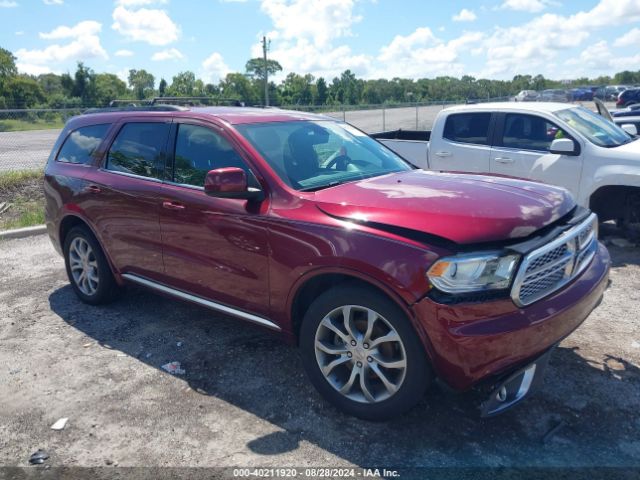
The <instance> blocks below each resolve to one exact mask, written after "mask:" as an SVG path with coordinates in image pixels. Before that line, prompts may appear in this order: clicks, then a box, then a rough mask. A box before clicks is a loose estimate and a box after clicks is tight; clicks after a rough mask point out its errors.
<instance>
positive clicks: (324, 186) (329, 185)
mask: <svg viewBox="0 0 640 480" xmlns="http://www.w3.org/2000/svg"><path fill="white" fill-rule="evenodd" d="M342 183H345V182H337V181H336V182H331V183H324V184H322V185H314V186H313V187H305V188H300V189H299V190H298V191H299V192H317V191H318V190H322V189H324V188H329V187H335V186H336V185H340V184H342Z"/></svg>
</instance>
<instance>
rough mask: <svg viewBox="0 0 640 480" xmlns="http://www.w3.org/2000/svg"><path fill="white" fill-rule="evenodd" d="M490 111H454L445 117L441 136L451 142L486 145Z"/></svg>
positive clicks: (487, 142)
mask: <svg viewBox="0 0 640 480" xmlns="http://www.w3.org/2000/svg"><path fill="white" fill-rule="evenodd" d="M490 120H491V113H489V112H486V113H485V112H477V113H454V114H452V115H449V116H448V117H447V120H446V123H445V124H444V134H443V137H444V138H446V139H448V140H451V141H453V142H460V143H473V144H477V145H488V144H489V141H488V134H489V121H490Z"/></svg>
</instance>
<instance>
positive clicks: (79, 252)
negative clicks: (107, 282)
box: [69, 237, 99, 296]
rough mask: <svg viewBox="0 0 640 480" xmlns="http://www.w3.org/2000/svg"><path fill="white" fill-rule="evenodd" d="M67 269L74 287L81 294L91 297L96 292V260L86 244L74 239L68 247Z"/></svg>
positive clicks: (81, 240) (89, 246)
mask: <svg viewBox="0 0 640 480" xmlns="http://www.w3.org/2000/svg"><path fill="white" fill-rule="evenodd" d="M69 267H70V269H71V275H72V276H73V281H74V282H75V284H76V286H77V287H78V288H79V289H80V291H81V292H82V293H84V294H85V295H87V296H92V295H94V294H95V293H96V291H97V290H98V283H99V279H98V260H97V259H96V256H95V254H94V252H93V249H92V248H91V245H89V242H87V241H86V240H85V239H84V238H82V237H76V238H74V239H73V240H72V241H71V245H69Z"/></svg>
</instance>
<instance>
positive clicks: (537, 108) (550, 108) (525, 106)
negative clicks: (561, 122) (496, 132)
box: [446, 102, 578, 113]
mask: <svg viewBox="0 0 640 480" xmlns="http://www.w3.org/2000/svg"><path fill="white" fill-rule="evenodd" d="M577 106H578V105H576V104H573V103H560V102H528V103H526V102H493V103H476V104H470V105H457V106H454V107H448V108H446V110H447V111H454V110H455V111H463V112H467V111H470V110H481V111H497V112H504V111H509V110H516V111H523V110H525V111H531V112H548V113H552V112H557V111H558V110H564V109H566V108H571V107H577Z"/></svg>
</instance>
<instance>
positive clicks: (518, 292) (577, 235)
mask: <svg viewBox="0 0 640 480" xmlns="http://www.w3.org/2000/svg"><path fill="white" fill-rule="evenodd" d="M597 228H598V218H597V216H596V215H595V214H594V213H592V214H591V215H589V217H588V218H587V219H586V220H584V221H583V222H582V223H580V224H579V225H577V226H575V227H573V228H572V229H570V230H568V231H567V232H565V233H563V234H562V235H561V236H560V237H558V238H557V239H555V240H554V241H552V242H551V243H549V244H547V245H545V246H543V247H541V248H539V249H537V250H534V251H533V252H531V253H529V254H528V255H526V256H525V257H524V259H523V261H522V264H521V265H520V269H519V270H518V274H517V275H516V278H515V280H514V284H513V289H512V291H511V298H512V299H513V301H514V302H515V303H516V305H519V306H525V305H530V304H531V303H533V302H535V301H537V300H540V299H541V298H543V297H546V296H547V295H550V294H551V293H553V292H555V291H556V290H558V289H559V288H561V287H562V286H564V285H566V284H567V283H568V282H570V281H571V280H572V279H573V278H575V277H576V276H578V275H579V274H580V273H581V272H582V271H583V270H584V269H585V268H586V267H587V265H588V264H589V262H591V259H592V258H593V256H594V255H595V253H596V250H597V244H598V242H597Z"/></svg>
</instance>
